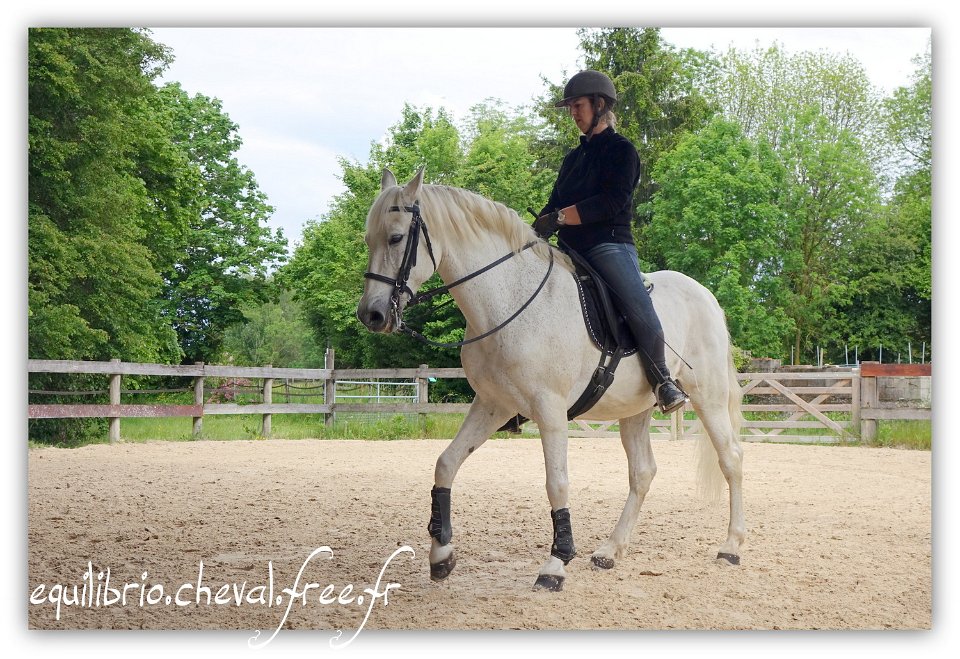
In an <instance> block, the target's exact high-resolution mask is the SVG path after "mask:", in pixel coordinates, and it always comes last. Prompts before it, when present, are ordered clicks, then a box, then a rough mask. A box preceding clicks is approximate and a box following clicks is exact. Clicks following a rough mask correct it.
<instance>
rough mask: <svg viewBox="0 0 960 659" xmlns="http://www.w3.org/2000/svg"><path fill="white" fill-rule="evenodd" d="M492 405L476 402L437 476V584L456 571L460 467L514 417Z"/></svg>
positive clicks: (433, 514)
mask: <svg viewBox="0 0 960 659" xmlns="http://www.w3.org/2000/svg"><path fill="white" fill-rule="evenodd" d="M512 413H513V412H511V411H510V410H504V409H500V408H497V407H495V406H492V405H488V404H487V403H486V402H485V401H484V400H483V399H482V398H481V397H480V396H479V395H478V396H477V397H476V398H475V399H474V401H473V404H472V405H471V406H470V410H469V411H468V412H467V416H466V418H465V419H464V420H463V425H461V426H460V430H459V431H457V436H456V437H454V438H453V441H451V442H450V444H449V445H448V446H447V448H446V449H445V450H444V451H443V453H441V454H440V457H439V458H438V459H437V466H436V469H435V470H434V475H433V483H434V485H433V489H432V490H431V491H430V498H431V506H430V523H429V524H428V525H427V531H428V532H429V533H430V537H431V538H432V541H431V543H430V578H431V579H433V580H434V581H441V580H443V579H446V578H447V577H448V576H449V575H450V572H451V571H453V568H454V566H456V564H457V561H456V558H455V557H454V554H453V544H452V543H451V542H450V540H451V539H452V537H453V527H452V525H451V520H450V488H451V486H452V485H453V479H454V478H455V477H456V475H457V472H458V471H459V470H460V466H461V465H462V464H463V463H464V461H465V460H466V459H467V458H468V457H469V456H470V454H471V453H473V452H474V451H475V450H476V449H478V448H480V446H481V445H483V443H484V442H486V441H487V439H488V438H489V437H490V435H492V434H493V433H494V431H495V430H496V429H497V428H499V427H500V426H501V425H502V424H503V423H504V422H505V421H506V420H507V419H508V418H509V417H510V415H511V414H512Z"/></svg>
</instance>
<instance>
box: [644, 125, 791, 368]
mask: <svg viewBox="0 0 960 659" xmlns="http://www.w3.org/2000/svg"><path fill="white" fill-rule="evenodd" d="M653 175H654V177H655V178H656V179H657V181H659V184H660V190H659V192H658V193H657V195H656V197H655V198H654V206H653V209H654V214H653V221H652V222H651V223H650V225H649V226H648V227H645V231H644V236H645V238H646V239H647V240H649V241H650V242H651V243H652V244H656V245H657V246H658V247H659V249H660V256H661V257H662V258H663V260H664V262H665V264H666V266H667V267H668V268H670V269H672V270H679V271H680V272H684V273H686V274H688V275H690V276H691V277H693V278H694V279H696V280H697V281H699V282H700V283H702V284H703V285H704V286H706V287H707V288H709V289H710V290H711V291H713V292H714V294H715V295H716V296H717V299H718V301H719V302H720V305H721V306H722V307H723V308H724V310H725V312H726V315H727V324H728V327H729V329H730V333H731V336H732V338H733V341H734V343H736V345H737V346H739V347H740V348H742V349H745V350H749V351H752V352H754V353H755V354H776V353H779V351H780V348H781V346H782V342H783V336H784V334H785V333H786V332H788V331H790V329H791V328H792V325H793V321H791V320H790V319H789V318H788V314H787V313H786V312H785V301H786V295H787V290H786V289H785V287H784V285H783V274H784V272H783V269H784V261H783V253H782V249H781V246H782V244H783V238H784V236H785V235H786V232H787V230H788V227H787V218H786V216H785V214H784V212H783V210H782V208H781V207H780V195H781V194H782V190H783V185H784V180H785V178H786V172H785V170H784V168H783V165H782V164H781V162H780V161H779V160H778V159H777V157H776V155H775V154H774V153H773V152H772V151H771V150H770V149H769V148H768V147H766V145H760V146H755V145H754V144H753V142H751V141H750V140H748V139H747V138H746V137H745V136H744V135H743V133H742V132H741V129H740V127H739V126H738V125H737V124H735V123H732V122H730V121H726V120H723V119H715V120H714V121H713V122H711V123H710V124H709V125H708V126H707V127H706V128H705V129H704V130H702V131H701V132H699V133H697V134H687V135H686V136H685V137H684V138H683V139H681V141H680V143H679V144H678V145H677V147H676V148H675V149H673V150H672V151H670V152H668V153H666V154H664V155H663V156H662V157H661V158H660V160H659V161H658V163H657V167H656V168H655V170H654V173H653Z"/></svg>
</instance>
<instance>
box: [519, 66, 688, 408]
mask: <svg viewBox="0 0 960 659" xmlns="http://www.w3.org/2000/svg"><path fill="white" fill-rule="evenodd" d="M616 100H617V90H616V88H615V87H614V86H613V82H612V81H611V80H610V78H608V77H607V76H606V75H604V74H603V73H601V72H599V71H592V70H587V71H581V72H580V73H577V74H576V75H574V76H573V77H572V78H570V81H569V82H567V84H566V86H565V87H564V90H563V99H562V100H561V101H559V102H558V103H557V104H556V107H566V108H568V109H569V112H570V116H571V118H572V119H573V121H574V122H575V123H576V124H577V128H578V129H580V132H581V133H583V135H582V136H581V137H580V145H579V146H577V148H575V149H574V150H573V151H571V152H570V153H569V154H567V156H566V157H565V158H564V160H563V165H562V166H561V167H560V173H559V174H558V175H557V181H556V183H555V184H554V186H553V191H552V192H551V193H550V200H549V201H548V202H547V205H546V206H545V207H544V208H543V210H541V211H540V213H539V217H538V218H537V220H536V221H534V223H533V228H534V230H535V231H536V232H537V234H539V235H540V236H541V237H542V238H544V239H547V238H549V237H550V235H552V234H553V233H554V232H557V233H558V237H559V240H560V242H561V246H562V247H563V249H565V250H573V251H575V252H577V254H579V255H580V256H582V257H584V258H585V259H586V261H587V262H588V263H589V264H590V265H591V266H592V267H593V269H594V270H596V271H597V272H598V273H599V274H600V276H601V277H603V279H604V281H605V282H606V284H607V286H608V287H609V288H610V289H611V290H612V291H613V292H614V295H615V296H616V297H617V298H618V299H619V303H620V311H621V313H623V314H624V315H625V316H626V318H627V323H628V325H629V327H630V331H631V332H632V334H633V336H634V339H635V340H636V341H637V346H638V348H639V352H640V354H641V355H642V358H641V361H642V363H643V366H644V371H645V372H646V374H647V379H648V380H649V381H650V384H651V386H653V390H654V394H655V395H656V397H657V404H658V405H659V406H660V409H661V410H662V411H663V412H665V413H669V412H672V411H674V410H676V409H678V408H680V407H681V406H682V405H683V404H684V403H685V402H686V401H687V396H686V394H685V393H684V392H683V390H681V389H680V387H679V386H677V383H676V382H674V380H673V379H672V378H671V377H670V371H669V370H668V369H667V365H666V361H665V359H664V341H663V329H662V328H661V325H660V319H659V318H658V317H657V313H656V311H655V310H654V308H653V302H652V301H651V300H650V295H649V294H648V293H647V290H646V288H645V287H644V283H643V277H642V275H641V273H640V265H639V262H638V259H637V249H636V246H635V245H634V243H633V236H632V234H631V233H630V218H631V215H632V208H633V191H634V188H636V186H637V182H638V180H639V178H640V156H639V155H638V154H637V150H636V148H635V147H634V146H633V144H631V143H630V141H629V140H628V139H627V138H625V137H623V136H622V135H620V134H619V133H617V132H616V131H615V125H616V124H615V122H616V117H615V115H614V114H613V112H612V111H611V110H612V108H613V105H614V104H615V103H616Z"/></svg>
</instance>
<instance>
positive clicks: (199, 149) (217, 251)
mask: <svg viewBox="0 0 960 659" xmlns="http://www.w3.org/2000/svg"><path fill="white" fill-rule="evenodd" d="M158 93H159V96H160V98H161V99H162V102H163V107H164V109H165V110H166V111H167V113H168V116H169V120H170V128H171V134H170V139H171V141H172V143H173V144H175V145H176V146H177V147H178V148H179V149H180V150H181V151H182V153H183V154H184V155H185V157H186V158H187V160H188V162H189V163H190V167H191V168H192V169H193V171H194V172H196V176H195V178H194V180H195V181H196V182H197V183H198V185H197V186H196V188H194V189H193V190H192V191H191V192H192V193H193V199H192V202H193V207H194V208H195V209H196V211H195V212H194V213H192V214H191V216H190V218H189V224H188V229H187V231H186V232H185V234H184V235H183V237H182V242H181V243H180V245H179V246H178V247H179V249H178V250H177V251H178V254H177V258H176V260H175V261H174V262H173V263H172V264H171V267H169V268H168V269H166V270H165V271H164V273H163V274H164V277H165V279H166V286H165V298H166V300H167V308H166V312H167V314H168V317H169V318H170V321H171V322H172V324H173V327H174V328H175V329H176V332H177V336H178V339H179V342H180V346H181V348H182V349H183V352H184V360H185V362H187V363H191V362H195V361H207V362H209V361H213V360H215V359H216V357H217V356H218V353H219V350H220V347H221V344H222V341H223V334H224V331H225V330H226V328H227V327H228V326H230V325H231V324H233V323H236V322H239V321H241V320H242V319H243V313H242V311H241V309H242V308H243V307H245V306H249V305H250V304H255V303H260V302H263V301H265V300H266V299H267V297H268V295H269V294H270V291H269V289H268V286H267V277H268V274H269V273H270V272H271V270H272V269H273V268H275V267H276V266H277V265H279V264H280V263H282V262H283V261H284V260H285V258H286V239H285V238H284V237H283V234H282V231H281V230H279V229H278V230H277V231H276V232H274V231H273V230H271V229H270V228H269V226H267V220H268V219H269V217H270V215H271V214H272V213H273V208H272V207H271V206H269V205H268V204H267V199H266V195H264V194H263V192H262V191H261V190H260V189H259V186H258V185H257V181H256V178H255V176H254V174H253V172H252V171H250V170H249V169H248V168H246V167H244V166H243V165H241V164H240V163H239V162H238V161H237V158H236V155H235V154H236V152H237V150H238V149H239V148H240V145H241V143H242V141H241V139H240V136H239V134H238V132H237V131H238V127H237V125H236V124H234V123H233V122H232V121H231V120H230V117H229V116H228V115H227V114H226V113H225V112H224V111H223V106H222V103H221V102H220V101H219V100H218V99H215V98H209V97H207V96H204V95H202V94H197V95H195V96H193V97H191V96H189V95H188V94H187V93H186V92H185V91H184V90H183V89H182V88H181V87H180V85H179V84H176V83H173V84H168V85H165V86H164V87H163V88H162V89H160V90H159V92H158Z"/></svg>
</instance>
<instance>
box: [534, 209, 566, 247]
mask: <svg viewBox="0 0 960 659" xmlns="http://www.w3.org/2000/svg"><path fill="white" fill-rule="evenodd" d="M560 226H561V225H560V213H558V212H557V211H553V212H552V213H547V214H546V215H541V216H540V217H538V218H537V219H536V220H534V221H533V230H534V231H535V232H536V234H537V235H538V236H540V237H541V238H543V239H544V240H546V239H547V238H549V237H550V236H552V235H553V234H554V233H556V231H557V229H559V228H560Z"/></svg>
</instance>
